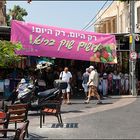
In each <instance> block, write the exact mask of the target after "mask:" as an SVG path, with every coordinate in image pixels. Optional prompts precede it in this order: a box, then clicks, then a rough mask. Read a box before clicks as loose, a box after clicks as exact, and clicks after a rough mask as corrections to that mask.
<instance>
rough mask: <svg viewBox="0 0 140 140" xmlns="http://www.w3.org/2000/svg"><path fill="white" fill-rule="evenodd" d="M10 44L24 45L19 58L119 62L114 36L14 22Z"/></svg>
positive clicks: (18, 52)
mask: <svg viewBox="0 0 140 140" xmlns="http://www.w3.org/2000/svg"><path fill="white" fill-rule="evenodd" d="M11 41H12V42H21V44H22V45H23V50H20V51H17V52H16V53H17V54H19V55H29V56H45V57H55V58H66V59H75V60H86V61H94V62H103V63H112V64H113V63H117V56H116V40H115V36H114V35H110V34H101V33H93V32H85V31H78V30H72V29H64V28H58V27H51V26H46V25H39V24H33V23H26V22H22V21H16V20H13V21H12V27H11Z"/></svg>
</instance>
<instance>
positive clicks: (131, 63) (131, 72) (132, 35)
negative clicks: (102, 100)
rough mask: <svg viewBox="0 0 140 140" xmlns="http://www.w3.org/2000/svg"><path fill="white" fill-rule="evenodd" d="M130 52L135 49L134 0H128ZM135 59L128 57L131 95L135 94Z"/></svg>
mask: <svg viewBox="0 0 140 140" xmlns="http://www.w3.org/2000/svg"><path fill="white" fill-rule="evenodd" d="M129 2H130V38H132V39H130V40H132V41H130V42H129V43H130V46H129V47H130V53H131V52H132V51H135V0H130V1H129ZM135 67H136V60H133V61H132V60H130V59H129V78H130V79H129V81H130V92H131V94H132V95H133V96H136V95H137V94H136V76H135Z"/></svg>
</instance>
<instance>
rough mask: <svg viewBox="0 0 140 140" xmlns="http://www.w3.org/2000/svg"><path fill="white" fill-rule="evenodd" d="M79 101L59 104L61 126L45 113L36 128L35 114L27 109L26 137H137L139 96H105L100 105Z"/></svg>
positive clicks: (36, 118)
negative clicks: (44, 120) (27, 126)
mask: <svg viewBox="0 0 140 140" xmlns="http://www.w3.org/2000/svg"><path fill="white" fill-rule="evenodd" d="M127 97H128V96H127ZM83 101H84V100H78V99H76V100H74V99H73V100H72V105H64V104H63V105H62V118H63V123H64V125H63V126H59V125H57V118H56V117H52V116H46V122H45V124H44V125H43V128H39V115H36V114H35V113H36V112H29V114H30V115H29V120H30V125H29V133H30V137H29V138H28V139H73V138H74V139H78V138H79V139H82V138H85V139H87V138H89V139H93V138H101V139H103V138H140V133H139V132H138V130H140V125H139V123H140V117H139V116H140V111H139V108H138V107H139V104H140V99H139V98H132V97H131V98H108V99H106V100H103V103H104V104H103V105H96V102H97V101H96V100H92V101H91V103H90V104H84V103H83ZM135 113H136V114H135ZM129 131H130V132H129Z"/></svg>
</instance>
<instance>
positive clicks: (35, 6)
mask: <svg viewBox="0 0 140 140" xmlns="http://www.w3.org/2000/svg"><path fill="white" fill-rule="evenodd" d="M104 3H105V1H34V0H32V2H31V4H28V3H27V2H26V1H7V12H8V9H11V8H13V6H14V5H20V6H21V7H22V8H24V9H26V11H27V12H28V16H27V17H25V18H24V19H25V21H27V22H32V23H38V24H45V25H49V26H56V27H60V28H61V27H62V28H70V29H76V30H82V28H83V27H85V26H86V25H87V23H88V22H89V21H90V20H91V19H92V18H93V17H94V16H95V15H96V13H97V12H98V10H99V9H100V8H101V7H102V5H103V4H104ZM109 3H110V2H108V3H107V5H108V4H109ZM94 20H95V19H94ZM87 31H94V28H93V26H92V27H90V28H89V29H88V30H87Z"/></svg>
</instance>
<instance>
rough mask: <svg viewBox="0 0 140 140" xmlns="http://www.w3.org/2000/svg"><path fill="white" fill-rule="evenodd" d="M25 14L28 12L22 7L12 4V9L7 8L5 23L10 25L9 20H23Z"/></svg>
mask: <svg viewBox="0 0 140 140" xmlns="http://www.w3.org/2000/svg"><path fill="white" fill-rule="evenodd" d="M27 15H28V13H27V11H26V10H25V9H24V8H21V7H20V6H19V5H14V7H13V9H9V12H8V14H7V16H6V19H7V25H8V26H10V21H11V20H19V21H24V17H25V16H27Z"/></svg>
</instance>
